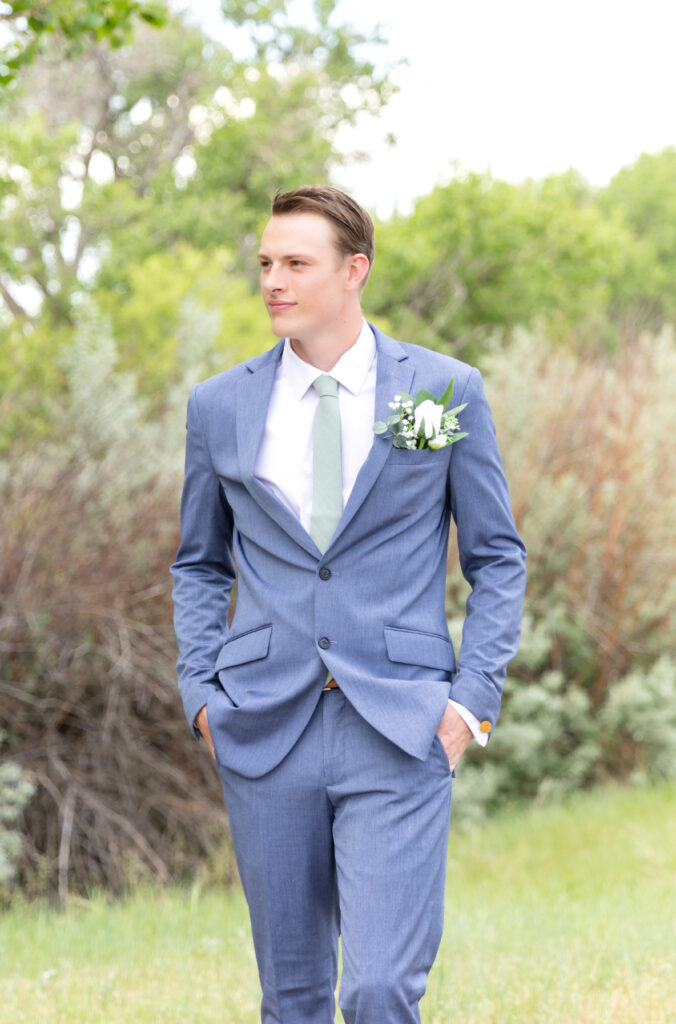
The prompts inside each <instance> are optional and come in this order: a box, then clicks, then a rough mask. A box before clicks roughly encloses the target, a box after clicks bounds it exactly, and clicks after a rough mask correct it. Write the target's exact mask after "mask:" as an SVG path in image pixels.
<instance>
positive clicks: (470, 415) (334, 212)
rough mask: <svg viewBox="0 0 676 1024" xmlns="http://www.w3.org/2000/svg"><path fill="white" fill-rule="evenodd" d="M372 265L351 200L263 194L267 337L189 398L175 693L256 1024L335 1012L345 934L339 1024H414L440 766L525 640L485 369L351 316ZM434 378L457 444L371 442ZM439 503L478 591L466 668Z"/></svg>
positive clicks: (478, 732) (434, 934)
mask: <svg viewBox="0 0 676 1024" xmlns="http://www.w3.org/2000/svg"><path fill="white" fill-rule="evenodd" d="M373 253H374V249H373V224H372V222H371V219H370V217H369V216H368V214H367V213H366V211H364V210H363V209H362V208H361V207H360V206H359V205H358V204H357V203H356V202H354V200H352V199H351V198H350V197H349V196H347V195H345V194H344V193H343V192H340V191H339V190H337V189H334V188H329V187H325V186H305V187H303V188H300V189H297V190H295V191H294V192H290V193H286V194H278V195H277V196H276V197H275V199H274V201H273V205H272V216H271V219H270V220H269V222H268V224H267V226H266V228H265V230H264V232H263V236H262V240H261V246H260V252H259V261H260V267H261V288H262V293H263V299H264V302H265V304H266V306H267V309H268V312H269V314H270V319H271V323H272V329H273V332H274V333H275V334H276V335H277V337H279V338H281V339H282V340H281V341H280V342H279V343H278V344H277V345H276V346H275V347H274V348H272V349H271V350H270V351H268V352H266V353H265V354H264V355H262V356H259V357H257V358H255V359H250V360H247V361H246V362H245V363H243V364H241V365H239V366H236V367H234V368H233V369H231V370H228V371H227V372H225V373H222V374H219V375H218V376H216V377H213V378H211V379H210V380H207V381H205V382H203V383H202V384H200V385H198V386H197V387H196V388H195V389H194V390H193V392H192V394H191V396H190V402H189V405H188V428H187V429H188V433H187V453H186V476H185V487H184V492H183V499H182V505H181V521H182V536H181V545H180V548H179V551H178V555H177V558H176V562H175V564H174V566H173V567H172V572H173V575H174V600H175V608H176V613H175V625H176V633H177V637H178V641H179V649H180V656H179V662H178V674H179V685H180V688H181V693H182V696H183V702H184V706H185V711H186V715H187V718H188V721H189V722H190V723H191V724H192V725H193V727H194V729H195V732H196V734H197V735H200V734H201V735H202V736H203V737H204V738H205V740H206V743H207V744H208V746H209V749H210V750H211V752H212V754H215V757H216V759H217V761H218V765H219V769H220V773H221V779H222V784H223V789H224V793H225V798H226V803H227V807H228V813H229V819H230V826H231V831H232V838H233V843H234V847H235V853H236V857H237V863H238V866H239V871H240V875H241V878H242V883H243V886H244V891H245V894H246V898H247V901H248V904H249V910H250V915H251V924H252V931H253V937H254V944H255V949H256V957H257V961H258V967H259V974H260V979H261V985H262V989H263V999H262V1007H261V1019H262V1021H263V1024H273V1022H277V1024H329V1022H331V1021H333V1020H334V990H335V986H336V981H337V945H338V935H339V933H340V934H341V936H342V951H343V974H342V980H341V989H340V1007H341V1010H342V1013H343V1017H344V1020H345V1021H346V1022H347V1024H410V1022H415V1021H420V1014H419V1009H418V1004H419V1000H420V998H421V996H422V995H423V993H424V990H425V985H426V979H427V974H428V971H429V969H430V967H431V965H432V962H433V960H434V957H435V955H436V952H437V949H438V945H439V941H440V938H441V931H442V919H443V894H444V875H445V863H446V847H447V835H448V824H449V814H450V802H451V778H452V772H453V769H454V768H455V766H456V765H457V763H458V761H459V759H460V757H461V756H462V753H463V751H464V750H465V748H466V746H467V744H468V743H469V742H470V740H471V739H472V736H473V735H474V737H475V738H476V739H477V740H478V741H479V742H481V743H484V742H485V741H486V739H487V737H488V734H489V733H490V731H491V729H492V728H493V725H494V724H495V721H496V719H497V716H498V710H499V705H500V694H501V689H502V684H503V681H504V674H505V667H506V664H507V662H508V661H509V659H510V658H511V657H512V656H513V655H514V653H515V651H516V647H517V643H518V634H519V627H520V617H521V604H522V596H523V586H524V577H525V570H524V563H525V549H524V547H523V544H522V543H521V540H520V539H519V537H518V535H517V533H516V530H515V527H514V522H513V519H512V513H511V507H510V502H509V494H508V490H507V485H506V483H505V479H504V475H503V471H502V465H501V462H500V456H499V453H498V449H497V446H496V441H495V432H494V428H493V423H492V419H491V415H490V410H489V408H488V405H487V403H486V400H485V398H484V396H483V392H482V388H481V378H480V375H479V373H478V372H477V370H475V369H472V368H471V367H469V366H467V365H466V364H464V363H461V362H459V361H457V360H455V359H452V358H450V357H448V356H444V355H440V354H439V353H437V352H431V351H428V350H426V349H422V348H419V347H417V346H415V345H406V344H402V343H400V342H398V341H394V340H392V339H390V338H388V337H386V336H385V335H384V334H382V333H381V332H380V331H379V330H378V329H377V328H375V327H373V326H371V325H369V324H366V323H365V322H364V320H363V318H362V314H361V306H360V295H361V290H362V288H363V286H364V284H365V282H366V278H367V275H368V273H369V270H370V267H371V264H372V262H373ZM450 378H454V383H455V400H457V402H458V403H459V404H462V403H466V407H465V408H464V410H463V411H462V413H461V414H460V428H461V431H462V432H466V434H467V436H466V437H463V438H462V439H460V440H458V441H456V442H455V443H454V444H450V445H446V446H444V447H441V448H439V449H438V450H433V449H432V448H431V447H429V446H425V447H422V448H416V449H414V450H413V449H409V448H400V447H395V446H394V445H393V439H392V437H391V436H388V435H387V434H384V435H382V436H376V435H374V431H373V425H374V421H377V420H384V419H386V418H387V416H388V415H390V413H391V411H392V406H391V404H390V403H396V401H398V400H399V397H398V396H401V395H405V394H415V393H416V392H417V391H419V390H420V389H425V390H426V391H428V392H430V393H431V394H432V395H433V396H439V395H441V394H442V393H443V392H444V390H445V389H446V386H447V384H448V383H449V379H450ZM424 429H425V430H427V428H426V427H424ZM423 443H424V442H423ZM451 515H452V516H453V517H454V519H455V522H456V524H457V536H458V550H459V557H460V565H461V568H462V572H463V573H464V575H465V577H466V579H467V580H468V581H469V583H470V585H471V588H472V592H471V595H470V597H469V600H468V602H467V616H466V621H465V627H464V633H463V642H462V651H461V657H460V661H459V663H458V665H457V667H456V663H455V659H454V653H453V648H452V645H451V643H450V640H449V636H448V630H447V626H446V618H445V613H444V593H445V579H446V560H447V544H448V533H449V525H450V517H451ZM235 567H236V568H235ZM235 578H237V605H236V610H235V615H234V618H233V621H232V623H231V625H230V626H228V624H227V614H228V607H229V602H230V593H231V589H232V586H233V583H234V581H235Z"/></svg>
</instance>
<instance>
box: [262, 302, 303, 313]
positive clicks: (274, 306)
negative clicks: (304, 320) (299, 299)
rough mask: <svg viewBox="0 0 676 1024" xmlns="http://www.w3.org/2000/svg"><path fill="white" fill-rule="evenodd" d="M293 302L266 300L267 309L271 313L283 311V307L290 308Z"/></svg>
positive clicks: (293, 304)
mask: <svg viewBox="0 0 676 1024" xmlns="http://www.w3.org/2000/svg"><path fill="white" fill-rule="evenodd" d="M295 305H296V303H295V302H268V309H269V310H270V312H271V313H283V312H284V310H285V309H292V308H293V307H294V306H295Z"/></svg>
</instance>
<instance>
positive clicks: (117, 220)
mask: <svg viewBox="0 0 676 1024" xmlns="http://www.w3.org/2000/svg"><path fill="white" fill-rule="evenodd" d="M334 7H335V4H334V2H333V0H331V2H326V0H323V2H321V3H317V4H315V6H314V11H315V20H316V24H315V26H314V27H309V28H308V27H300V26H298V25H295V23H294V22H293V21H292V20H291V19H290V17H289V16H288V15H287V14H286V7H285V5H284V4H281V3H280V4H276V5H275V9H274V11H273V12H272V15H273V22H274V24H275V25H277V26H278V27H279V32H278V34H277V35H276V42H275V47H276V49H275V50H274V52H273V49H272V48H271V45H270V44H265V45H264V44H263V42H262V37H263V35H264V34H265V33H264V31H263V21H264V20H265V17H266V13H265V12H266V10H267V8H265V5H261V4H247V5H246V11H245V10H244V8H243V7H242V8H240V7H238V6H237V5H236V4H231V5H226V12H227V13H228V16H229V17H230V18H231V20H232V21H233V22H234V23H236V24H240V25H241V26H242V28H243V29H244V30H247V31H249V30H250V32H251V46H250V52H249V53H248V55H246V56H244V57H242V56H235V55H234V54H233V52H232V51H231V50H230V49H228V48H227V47H225V46H223V45H221V44H219V43H217V42H215V41H214V40H212V39H209V38H208V37H206V36H205V35H204V33H203V32H202V30H201V29H200V28H199V27H197V26H195V25H193V24H191V23H190V22H189V21H187V20H186V18H185V17H184V16H172V17H169V18H168V20H167V23H166V25H165V27H164V28H163V29H161V30H159V31H155V30H150V29H149V28H147V27H146V28H144V27H141V28H139V30H138V31H137V33H136V37H135V39H134V40H133V42H130V43H129V44H127V45H125V46H123V47H121V48H119V49H117V50H110V49H109V48H108V47H105V46H100V45H88V46H87V47H86V48H85V50H84V52H83V53H82V55H81V56H80V57H77V58H75V59H72V60H70V62H67V63H66V62H63V61H62V60H61V59H60V53H58V54H55V55H52V56H51V57H50V55H49V54H47V55H45V56H44V57H43V58H41V59H40V60H36V61H35V63H34V64H33V65H32V66H31V67H28V68H25V69H24V71H23V73H22V75H21V77H20V79H19V80H18V82H17V86H16V89H15V90H13V92H12V94H11V96H10V95H6V96H5V97H4V99H3V102H4V105H5V109H6V113H7V116H6V117H5V118H4V119H3V121H2V126H1V127H0V226H1V228H2V231H1V232H0V299H1V300H2V304H1V305H0V337H1V339H2V341H3V345H2V350H3V351H2V353H0V385H2V393H3V398H2V402H3V412H4V414H5V421H6V422H7V424H8V427H7V433H6V436H5V439H4V442H3V440H2V439H0V447H2V444H3V443H4V444H5V445H6V444H7V443H9V439H11V437H16V436H17V432H18V431H19V430H20V427H19V412H18V410H19V407H22V408H24V409H25V408H26V406H28V408H29V409H30V418H31V420H32V430H27V429H26V426H27V425H26V422H25V420H24V435H25V437H30V436H39V435H40V434H41V433H42V432H44V430H45V429H46V428H45V423H46V418H45V403H44V396H50V395H51V396H53V395H55V394H58V393H59V390H60V389H61V390H62V389H63V387H64V380H65V378H64V373H63V368H62V362H63V359H62V357H63V352H64V350H65V349H66V348H67V347H68V344H69V340H70V336H71V331H72V329H73V328H74V327H75V326H76V325H77V323H78V320H79V310H80V309H81V308H83V306H85V305H86V304H87V303H88V302H89V301H91V299H92V298H94V299H95V300H96V302H97V303H98V305H99V308H100V309H101V310H102V311H104V312H105V313H106V314H107V315H108V317H109V318H110V320H111V322H112V328H113V332H114V334H115V336H116V337H117V338H118V339H119V346H120V354H121V358H122V361H123V364H124V365H126V366H127V368H134V369H138V370H139V371H140V382H141V383H140V386H141V389H142V391H143V392H144V393H145V394H146V395H152V396H153V404H152V408H153V409H155V410H156V409H157V408H158V407H159V405H161V402H162V400H163V396H164V395H165V394H166V391H167V388H168V387H170V386H171V385H172V383H174V382H175V380H176V376H177V372H178V366H177V363H176V361H175V358H174V357H175V353H176V338H177V336H178V333H179V332H180V330H181V316H182V313H181V309H182V304H183V301H184V300H185V301H187V302H189V301H193V300H194V301H196V302H197V303H198V304H202V305H203V304H204V303H205V302H207V303H208V304H209V305H210V306H211V308H212V309H213V310H214V313H215V314H217V315H218V316H219V318H220V323H221V330H220V334H219V337H220V345H221V349H220V351H221V356H222V358H223V360H229V359H233V358H234V359H235V360H236V359H238V358H240V359H241V358H244V357H245V356H247V355H250V354H252V352H254V351H260V350H261V349H262V348H264V347H266V346H267V345H268V344H269V342H270V340H271V336H270V333H269V324H268V321H267V318H266V317H265V314H264V310H263V309H262V307H260V305H259V304H258V303H256V302H254V299H253V289H252V280H253V275H254V274H255V269H254V268H255V260H254V259H253V250H254V248H255V244H256V236H257V234H258V231H259V229H260V226H261V223H262V221H263V219H264V218H265V216H266V215H267V211H268V209H269V202H270V196H271V195H272V193H274V191H275V190H276V189H277V188H278V187H281V188H288V187H292V186H294V185H296V184H298V182H299V181H300V180H310V181H312V180H315V181H319V180H326V178H327V177H329V175H330V171H331V167H332V166H333V165H334V164H335V163H336V162H337V161H338V160H339V159H340V158H339V154H338V153H337V151H336V149H335V145H334V139H335V134H336V132H337V130H338V128H339V127H340V126H341V125H342V124H344V123H345V122H347V121H350V120H352V119H354V118H355V117H356V116H357V114H358V113H359V112H360V111H362V110H366V109H368V110H370V111H377V110H378V109H379V107H380V105H381V104H382V103H384V102H385V101H386V99H387V97H388V96H389V94H390V91H391V87H390V85H389V82H388V78H387V75H386V74H385V73H384V72H383V73H377V72H376V70H375V68H374V67H373V65H372V64H371V63H370V62H369V61H366V60H363V59H362V58H361V57H359V56H358V55H356V54H355V51H356V50H358V49H359V48H360V47H361V46H362V44H363V43H364V42H365V41H366V39H365V37H364V36H363V35H361V34H359V33H356V32H354V31H353V30H351V29H350V28H349V27H347V26H344V25H342V24H341V23H340V21H339V19H338V18H337V17H336V15H335V11H334ZM272 15H271V16H272ZM282 25H283V26H284V28H283V31H282ZM290 39H292V40H293V58H291V57H290V56H289V57H288V59H286V58H285V55H284V53H283V49H282V48H283V47H284V46H286V45H287V44H289V40H290ZM284 40H286V43H285V42H284ZM287 56H288V55H287ZM40 396H43V397H42V398H41V397H40ZM27 399H28V400H27Z"/></svg>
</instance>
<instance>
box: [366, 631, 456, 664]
mask: <svg viewBox="0 0 676 1024" xmlns="http://www.w3.org/2000/svg"><path fill="white" fill-rule="evenodd" d="M384 632H385V645H386V647H387V656H388V658H389V659H390V661H400V662H403V664H405V665H420V666H421V667H425V668H440V669H444V670H445V671H446V672H453V671H454V669H455V655H454V653H453V645H452V644H451V641H450V640H446V639H445V638H444V637H443V636H437V634H436V633H419V632H418V631H417V630H415V629H399V628H397V627H395V626H386V627H385V630H384Z"/></svg>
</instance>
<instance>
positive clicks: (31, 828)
mask: <svg viewBox="0 0 676 1024" xmlns="http://www.w3.org/2000/svg"><path fill="white" fill-rule="evenodd" d="M115 361H116V353H115V346H114V343H113V341H112V339H111V338H110V337H109V336H108V335H107V334H106V330H105V324H101V323H100V322H97V321H96V320H95V319H91V320H89V321H88V322H87V321H85V322H84V323H83V326H82V327H81V329H80V331H79V332H78V334H77V337H76V338H75V340H74V343H73V347H72V350H71V353H70V358H69V360H68V365H67V373H68V376H69V395H70V401H69V404H68V405H66V406H63V407H60V408H56V407H55V408H52V409H51V410H50V416H51V422H52V435H51V439H50V440H49V441H48V442H46V443H44V444H43V445H42V446H41V447H40V448H39V449H36V450H33V451H24V452H16V453H15V454H14V455H13V456H12V457H11V458H8V459H6V460H5V462H4V463H3V465H2V475H1V476H0V564H1V570H0V571H1V573H2V575H1V577H0V649H2V652H3V661H2V673H1V676H0V693H1V695H2V701H1V706H2V710H1V713H0V725H1V726H2V728H3V729H4V731H5V732H6V734H7V740H8V746H9V751H10V754H11V757H12V759H13V760H15V761H16V762H17V763H18V764H19V765H20V766H21V767H22V769H23V770H24V771H26V772H29V773H30V776H31V778H32V779H33V780H34V782H35V786H36V789H35V794H34V796H33V798H32V800H31V801H30V802H29V804H28V805H27V807H26V809H25V814H24V821H25V826H26V835H25V842H24V845H23V855H22V859H21V861H20V865H19V866H20V880H21V881H22V883H23V885H24V887H25V888H26V889H28V890H29V891H31V890H33V891H34V890H35V889H37V888H41V887H47V888H48V889H49V890H50V891H56V890H58V892H59V894H60V897H61V901H62V903H64V902H65V901H66V899H67V896H68V891H69V889H70V888H76V889H78V890H80V891H88V890H90V889H91V888H92V887H94V886H99V885H102V886H104V887H106V888H109V889H110V890H112V891H118V892H119V891H120V890H122V889H123V888H125V886H127V885H128V884H130V883H131V882H133V881H135V880H137V879H138V878H139V876H146V877H151V878H155V879H158V880H161V881H164V880H166V879H168V878H170V877H177V876H179V875H180V874H181V873H183V872H186V871H191V870H193V869H194V868H195V867H196V866H197V865H198V864H199V863H200V861H201V860H203V858H204V855H205V853H212V852H214V851H215V850H216V849H217V848H218V847H219V846H220V844H221V843H222V840H223V835H224V823H225V814H224V809H223V801H222V796H221V793H220V787H219V785H218V779H217V774H216V772H215V771H214V769H213V766H212V764H211V762H210V759H209V758H208V757H207V756H204V757H200V756H199V753H198V750H197V748H196V746H195V743H194V740H193V739H192V736H191V734H190V731H189V729H188V728H187V726H186V723H185V719H184V717H183V713H182V709H181V706H180V700H179V698H178V692H177V687H176V677H175V672H174V661H175V657H176V651H175V642H174V637H173V631H172V626H171V605H170V584H169V573H168V568H169V565H170V564H171V562H172V560H173V557H174V553H175V551H176V547H177V543H178V522H177V519H178V495H179V489H180V479H181V463H182V451H183V439H184V419H185V398H186V394H187V390H184V391H183V393H182V394H181V398H180V405H179V403H178V402H177V403H176V405H175V406H174V405H171V404H170V405H169V406H168V407H167V408H166V410H165V412H164V413H163V415H162V417H160V418H156V419H155V420H153V421H148V420H146V419H145V415H144V414H145V407H144V404H143V402H140V401H139V399H138V397H137V395H136V390H135V386H134V381H133V379H132V378H131V377H130V376H129V375H126V374H120V373H118V372H117V371H116V369H115ZM198 373H199V370H197V371H195V370H193V371H192V372H191V373H190V376H191V377H193V374H194V376H195V377H196V376H197V375H198Z"/></svg>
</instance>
